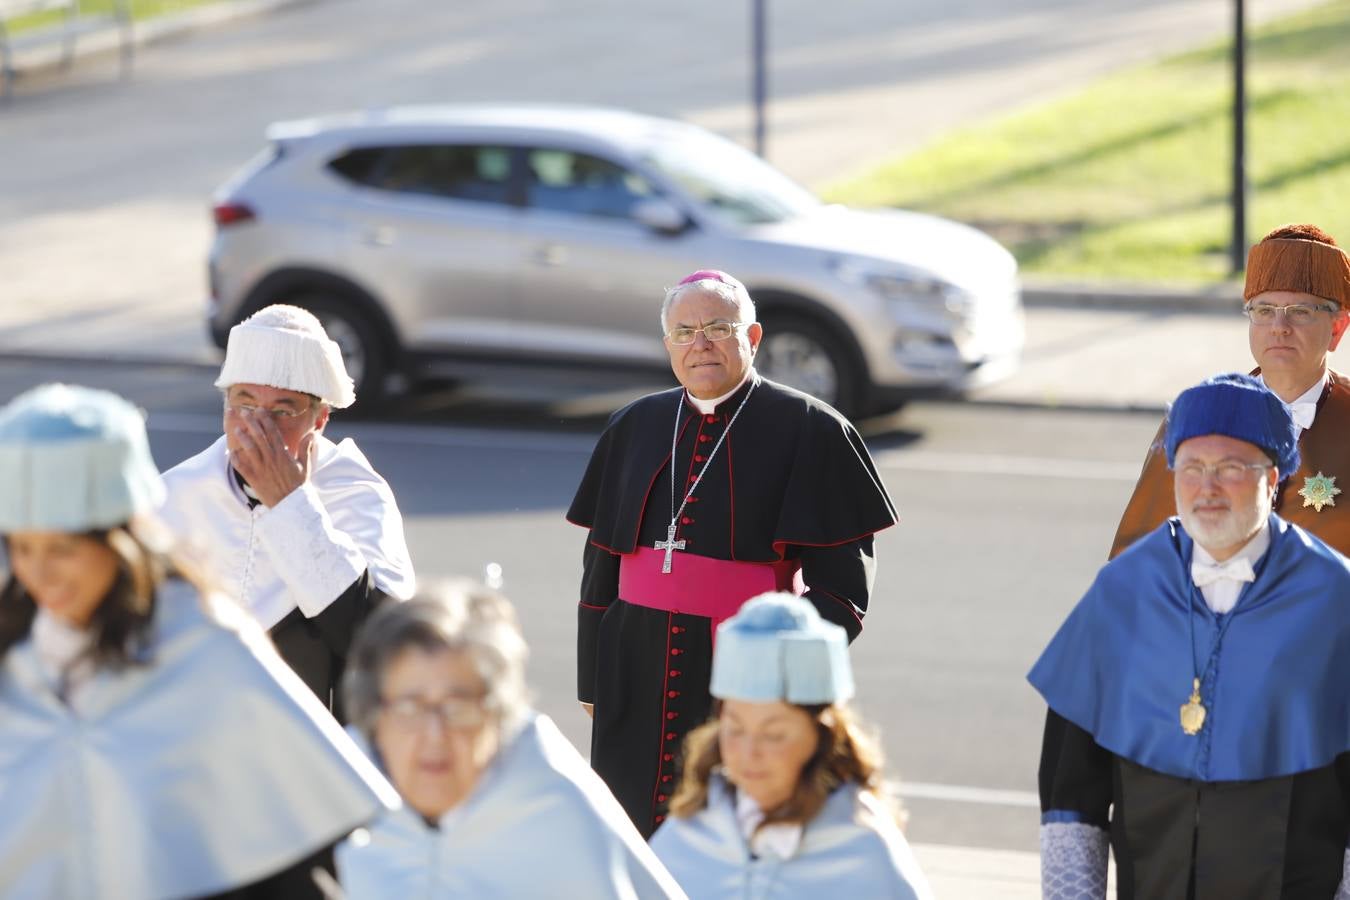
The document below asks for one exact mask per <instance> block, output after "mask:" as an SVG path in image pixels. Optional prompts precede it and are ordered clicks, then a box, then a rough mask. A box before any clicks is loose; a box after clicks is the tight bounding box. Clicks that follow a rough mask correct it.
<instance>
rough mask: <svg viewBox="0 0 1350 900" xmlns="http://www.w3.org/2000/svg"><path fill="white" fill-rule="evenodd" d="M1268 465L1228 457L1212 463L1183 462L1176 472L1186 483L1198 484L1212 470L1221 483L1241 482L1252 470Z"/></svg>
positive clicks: (1263, 468) (1244, 480) (1267, 464)
mask: <svg viewBox="0 0 1350 900" xmlns="http://www.w3.org/2000/svg"><path fill="white" fill-rule="evenodd" d="M1270 467H1271V464H1270V463H1244V462H1238V461H1236V460H1231V459H1230V460H1225V461H1223V462H1219V463H1214V464H1213V465H1204V464H1203V463H1197V462H1191V463H1185V464H1183V465H1180V466H1177V470H1176V474H1177V477H1178V478H1180V479H1181V480H1182V481H1184V482H1186V483H1187V484H1199V483H1200V482H1202V481H1204V480H1205V475H1206V473H1209V472H1213V473H1214V477H1215V478H1217V479H1218V480H1219V482H1220V483H1221V484H1243V483H1244V482H1246V481H1247V479H1248V478H1249V477H1250V476H1251V473H1252V472H1253V471H1265V470H1266V469H1269V468H1270Z"/></svg>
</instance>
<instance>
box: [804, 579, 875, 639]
mask: <svg viewBox="0 0 1350 900" xmlns="http://www.w3.org/2000/svg"><path fill="white" fill-rule="evenodd" d="M807 590H808V591H811V590H814V591H816V592H818V593H821V594H824V595H825V596H826V597H829V598H830V599H831V600H833V601H834V602H835V603H838V604H839V605H840V606H842V607H844V609H846V610H848V613H849V615H851V616H853V618H854V619H856V620H857V622H858V630H859V631H861V630H862V624H863V620H862V616H860V615H858V608H857V607H856V606H854V605H853V604H852V603H850V602H848V601H847V600H845V599H844V598H843V597H840V596H838V595H837V594H831V593H830V592H829V591H827V590H825V589H824V588H812V587H810V586H808V587H807Z"/></svg>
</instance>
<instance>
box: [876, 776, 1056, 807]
mask: <svg viewBox="0 0 1350 900" xmlns="http://www.w3.org/2000/svg"><path fill="white" fill-rule="evenodd" d="M900 796H901V797H913V798H914V799H916V800H948V801H953V802H956V803H982V804H984V805H986V806H1018V807H1025V808H1029V809H1040V806H1041V799H1040V797H1038V796H1037V795H1036V793H1035V792H1034V791H1007V790H997V789H994V788H981V787H968V786H966V785H963V784H928V783H925V782H922V781H901V782H900Z"/></svg>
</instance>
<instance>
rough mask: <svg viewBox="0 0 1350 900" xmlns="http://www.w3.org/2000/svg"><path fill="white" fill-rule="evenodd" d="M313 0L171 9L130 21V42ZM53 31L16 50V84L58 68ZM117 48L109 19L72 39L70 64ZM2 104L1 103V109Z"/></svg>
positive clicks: (246, 0)
mask: <svg viewBox="0 0 1350 900" xmlns="http://www.w3.org/2000/svg"><path fill="white" fill-rule="evenodd" d="M315 2H318V0H215V2H212V3H209V4H207V5H205V6H198V7H194V8H193V9H188V10H184V11H183V12H180V13H170V14H168V15H164V16H156V17H154V18H151V19H144V20H142V21H139V22H133V23H132V25H131V44H132V46H133V47H135V48H141V47H145V46H148V45H150V44H154V43H158V42H160V41H165V40H170V39H172V38H175V37H180V36H182V35H184V34H188V33H190V32H193V31H196V30H199V29H202V28H209V27H212V26H215V25H220V24H222V23H225V22H232V21H235V20H238V19H245V18H248V17H250V16H260V15H263V14H265V13H271V12H275V11H277V10H280V9H285V8H287V7H292V6H302V5H308V4H311V3H315ZM52 32H53V33H54V34H55V35H57V37H56V38H54V39H53V40H52V41H48V42H43V43H41V44H38V45H34V46H30V47H25V48H22V49H19V50H17V51H16V52H15V54H14V72H15V78H14V80H15V84H18V85H22V84H23V82H24V79H25V78H26V77H31V76H33V75H36V74H38V73H43V72H47V71H50V70H52V69H59V68H61V59H62V57H61V40H60V38H59V35H60V33H61V26H60V25H53V26H52ZM35 33H37V32H24V33H21V34H20V35H18V38H19V39H22V38H24V37H26V36H27V35H28V34H35ZM120 49H121V35H120V33H119V32H118V28H117V25H116V23H115V22H110V24H109V26H108V27H107V28H102V29H99V30H98V31H93V32H90V33H88V34H81V35H79V36H78V37H77V38H76V39H75V49H74V52H73V53H72V54H71V56H72V60H71V62H72V65H77V64H78V63H79V61H80V60H82V59H87V58H89V57H93V56H102V55H106V54H109V53H117V52H119V51H120ZM131 68H132V69H133V70H134V69H135V63H132V66H131ZM2 108H3V107H0V109H2Z"/></svg>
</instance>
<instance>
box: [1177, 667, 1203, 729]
mask: <svg viewBox="0 0 1350 900" xmlns="http://www.w3.org/2000/svg"><path fill="white" fill-rule="evenodd" d="M1204 724H1205V707H1204V705H1203V704H1201V703H1200V679H1199V678H1197V679H1195V684H1194V686H1193V687H1192V688H1191V698H1190V699H1189V700H1187V701H1186V702H1185V703H1183V704H1182V706H1181V730H1182V731H1184V732H1186V733H1187V734H1199V733H1200V729H1201V728H1203V727H1204Z"/></svg>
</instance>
